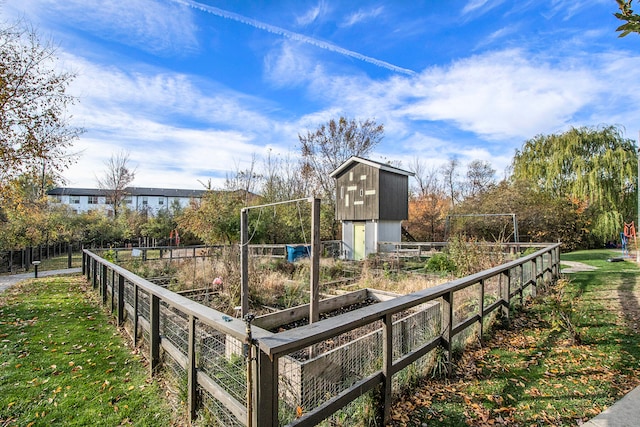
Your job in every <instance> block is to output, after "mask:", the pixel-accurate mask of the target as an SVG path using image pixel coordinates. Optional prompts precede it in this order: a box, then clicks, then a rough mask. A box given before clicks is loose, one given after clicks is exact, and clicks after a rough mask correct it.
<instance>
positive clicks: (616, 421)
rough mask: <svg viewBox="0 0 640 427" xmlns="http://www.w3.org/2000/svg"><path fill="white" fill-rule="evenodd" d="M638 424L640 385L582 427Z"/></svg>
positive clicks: (639, 421) (618, 426)
mask: <svg viewBox="0 0 640 427" xmlns="http://www.w3.org/2000/svg"><path fill="white" fill-rule="evenodd" d="M638 425H640V387H636V388H634V389H633V390H631V391H630V392H629V393H627V395H626V396H624V397H623V398H622V399H620V400H619V401H617V402H616V403H614V404H613V405H611V406H610V407H609V408H607V409H605V410H604V411H602V412H601V413H600V415H598V416H597V417H595V418H593V419H592V420H591V421H589V422H586V423H584V424H582V426H583V427H636V426H638Z"/></svg>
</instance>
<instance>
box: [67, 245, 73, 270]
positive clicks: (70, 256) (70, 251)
mask: <svg viewBox="0 0 640 427" xmlns="http://www.w3.org/2000/svg"><path fill="white" fill-rule="evenodd" d="M71 267H73V245H72V244H71V243H67V268H71Z"/></svg>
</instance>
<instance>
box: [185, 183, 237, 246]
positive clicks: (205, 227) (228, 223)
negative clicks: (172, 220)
mask: <svg viewBox="0 0 640 427" xmlns="http://www.w3.org/2000/svg"><path fill="white" fill-rule="evenodd" d="M243 207H245V198H244V197H243V194H242V193H241V192H240V191H233V192H231V191H214V190H210V191H207V193H206V194H205V195H204V196H203V197H202V200H201V201H200V203H195V202H194V203H193V204H192V205H191V206H189V207H187V208H186V209H185V210H184V211H183V212H182V215H180V216H179V217H177V218H176V222H177V223H178V226H179V227H180V228H181V229H183V230H185V231H188V232H190V233H192V234H193V235H194V236H196V237H198V238H199V239H201V240H202V241H203V242H204V243H205V244H207V245H215V244H220V243H235V242H238V241H240V210H241V209H242V208H243Z"/></svg>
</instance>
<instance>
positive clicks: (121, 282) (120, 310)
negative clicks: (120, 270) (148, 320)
mask: <svg viewBox="0 0 640 427" xmlns="http://www.w3.org/2000/svg"><path fill="white" fill-rule="evenodd" d="M123 323H124V276H123V275H121V274H120V275H118V326H122V324H123Z"/></svg>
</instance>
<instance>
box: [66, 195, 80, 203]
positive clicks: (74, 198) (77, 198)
mask: <svg viewBox="0 0 640 427" xmlns="http://www.w3.org/2000/svg"><path fill="white" fill-rule="evenodd" d="M69 204H72V205H79V204H80V196H69Z"/></svg>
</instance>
